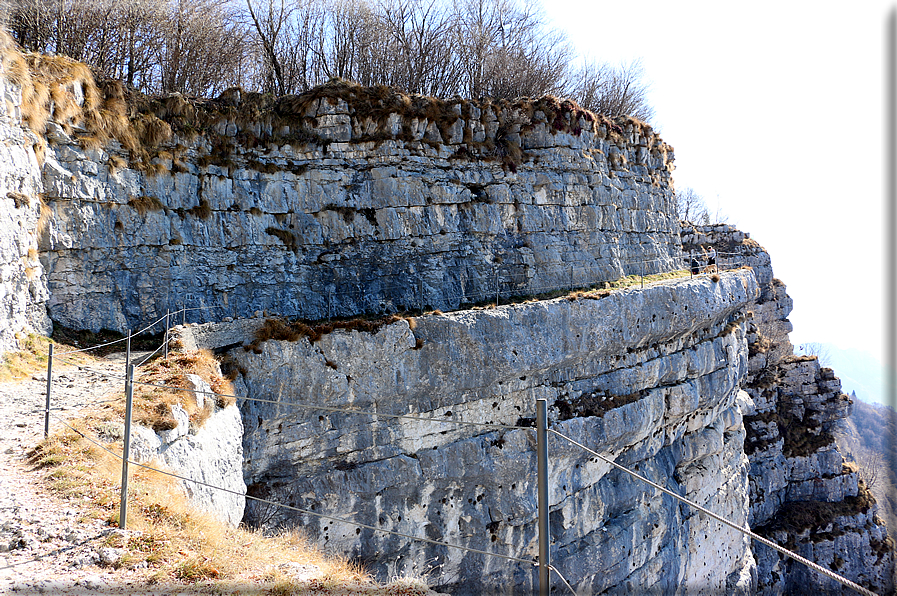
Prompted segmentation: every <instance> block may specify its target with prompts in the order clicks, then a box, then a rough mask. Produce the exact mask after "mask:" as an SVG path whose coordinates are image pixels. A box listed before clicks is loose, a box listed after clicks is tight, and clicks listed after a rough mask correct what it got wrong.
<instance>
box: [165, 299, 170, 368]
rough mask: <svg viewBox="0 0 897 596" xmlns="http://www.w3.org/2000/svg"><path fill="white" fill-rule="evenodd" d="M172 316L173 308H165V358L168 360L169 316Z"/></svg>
mask: <svg viewBox="0 0 897 596" xmlns="http://www.w3.org/2000/svg"><path fill="white" fill-rule="evenodd" d="M170 316H171V309H170V308H166V309H165V359H166V360H168V317H170Z"/></svg>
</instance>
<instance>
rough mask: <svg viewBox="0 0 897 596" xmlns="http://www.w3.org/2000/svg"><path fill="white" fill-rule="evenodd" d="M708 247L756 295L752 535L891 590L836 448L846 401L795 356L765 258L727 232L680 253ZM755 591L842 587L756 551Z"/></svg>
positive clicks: (782, 300) (716, 230) (884, 542)
mask: <svg viewBox="0 0 897 596" xmlns="http://www.w3.org/2000/svg"><path fill="white" fill-rule="evenodd" d="M702 244H704V245H706V244H712V245H714V246H716V248H717V250H718V251H719V252H727V253H730V254H738V255H739V256H738V257H736V258H738V259H740V260H743V261H744V262H745V264H749V265H751V266H752V267H753V269H754V271H755V273H756V275H757V278H758V280H759V281H760V296H759V298H758V299H757V300H755V301H754V302H753V303H752V304H751V305H749V306H748V311H749V312H750V313H751V319H750V324H749V326H748V329H747V341H748V350H749V352H748V353H749V357H750V358H749V361H748V372H747V375H746V376H745V379H744V389H745V390H746V391H747V392H748V393H749V394H750V396H751V398H752V405H751V406H750V408H749V409H748V410H746V411H745V412H744V413H745V418H744V423H745V427H746V430H747V440H746V442H745V453H746V454H747V455H748V458H749V459H750V462H751V475H750V503H751V511H750V518H749V519H750V524H751V527H752V528H754V529H755V530H756V531H757V532H758V533H759V534H761V535H763V536H766V537H767V538H770V539H772V540H774V541H776V542H778V543H779V544H783V545H786V546H787V547H788V548H790V549H792V550H795V551H796V552H797V553H798V554H801V555H803V556H805V557H807V558H809V559H811V560H814V561H816V562H817V563H819V564H821V565H824V566H827V567H829V568H830V569H832V570H834V571H836V572H837V573H840V574H842V575H844V576H846V577H849V578H851V579H853V580H854V581H856V582H857V583H859V584H861V585H864V586H866V587H868V588H870V589H872V590H874V591H876V592H879V593H891V592H892V591H893V589H894V543H893V540H892V539H891V538H889V537H888V535H887V530H886V528H885V525H884V523H883V521H882V520H881V519H880V518H879V516H878V515H877V505H876V504H875V499H874V498H873V497H872V495H871V493H870V491H869V490H868V488H867V487H866V486H865V484H864V483H863V479H862V478H860V477H859V475H858V473H857V468H856V467H855V466H853V465H850V464H848V463H847V462H846V461H845V460H844V457H843V456H842V455H841V453H840V452H839V451H838V448H837V445H836V444H835V438H834V435H833V431H834V430H835V429H836V424H837V423H838V422H839V421H840V420H842V419H844V418H846V417H847V415H848V411H849V407H850V401H849V400H848V398H847V396H846V395H844V394H842V393H841V383H840V381H839V380H838V379H837V378H836V377H835V375H834V372H833V371H832V370H831V369H829V368H821V367H820V366H819V362H818V361H817V359H816V358H815V357H796V356H795V355H794V353H793V349H792V346H791V343H790V342H789V341H788V332H790V331H791V323H790V322H788V319H787V317H788V314H789V313H790V312H791V309H792V301H791V298H790V297H789V296H788V295H787V294H786V293H785V286H784V284H783V283H782V282H781V281H779V280H778V279H775V278H774V277H773V273H772V267H771V264H770V259H769V255H768V254H767V253H766V251H765V250H763V249H762V247H760V245H759V244H757V243H756V242H755V241H753V240H751V239H750V238H747V237H745V235H744V234H743V233H742V232H739V231H736V230H734V229H732V228H731V227H729V226H725V225H723V226H708V227H703V228H697V229H685V230H683V248H684V249H685V250H692V249H695V248H696V247H697V246H698V245H702ZM755 556H756V558H757V564H758V580H759V584H758V592H759V593H761V594H770V595H772V594H783V593H785V594H794V593H807V592H816V593H824V594H829V593H835V594H838V593H841V587H840V586H839V585H838V584H835V583H834V582H832V581H831V580H828V579H826V578H824V577H822V576H820V575H818V574H816V573H814V572H812V571H810V570H808V569H806V568H804V567H803V566H801V565H798V564H795V563H793V562H792V561H790V560H784V558H783V557H781V556H780V555H778V554H777V553H775V552H772V551H769V550H761V549H759V548H758V549H755Z"/></svg>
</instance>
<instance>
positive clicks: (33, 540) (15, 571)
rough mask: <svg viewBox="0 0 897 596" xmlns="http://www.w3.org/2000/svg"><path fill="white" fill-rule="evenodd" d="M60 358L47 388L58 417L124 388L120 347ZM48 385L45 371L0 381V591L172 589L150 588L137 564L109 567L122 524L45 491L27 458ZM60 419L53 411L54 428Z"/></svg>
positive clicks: (37, 436)
mask: <svg viewBox="0 0 897 596" xmlns="http://www.w3.org/2000/svg"><path fill="white" fill-rule="evenodd" d="M67 360H69V361H70V362H71V360H70V359H67ZM57 363H58V364H57ZM57 363H54V371H53V386H52V392H51V395H52V404H51V407H52V408H53V411H54V413H55V415H57V416H60V417H62V418H66V419H69V418H74V417H76V416H77V414H78V412H79V411H80V410H81V409H82V408H85V407H88V406H91V405H93V404H96V403H97V402H99V401H102V400H105V399H110V398H112V397H114V396H115V395H116V394H121V393H123V390H124V370H125V355H124V354H123V353H119V354H112V355H110V356H107V357H105V358H99V359H91V360H90V361H87V360H85V361H84V362H83V363H82V364H73V363H67V364H63V363H61V362H59V361H58V360H57ZM46 387H47V379H46V372H43V373H41V374H35V375H33V376H31V377H29V378H27V379H24V380H20V381H15V382H5V383H0V593H3V594H7V593H9V594H62V595H68V594H71V595H74V594H135V593H139V594H156V593H158V594H163V593H171V591H170V590H164V589H162V588H159V587H157V588H155V590H158V591H154V589H153V588H150V587H148V584H147V583H146V581H145V579H144V577H143V575H142V573H141V571H142V570H139V569H138V570H132V571H125V570H115V569H113V568H112V567H111V566H109V563H110V562H112V561H113V560H117V556H116V555H117V553H113V552H109V551H112V550H115V549H109V548H105V547H104V543H105V540H106V538H107V536H108V535H109V534H112V533H115V532H119V531H120V530H117V529H116V528H113V527H110V526H108V525H107V524H106V523H105V522H103V521H102V520H96V519H93V518H90V517H88V516H85V515H84V512H83V511H81V510H80V509H79V508H78V506H77V505H75V504H74V503H72V502H68V501H66V500H64V499H61V498H59V497H57V496H55V495H53V494H51V493H49V492H48V491H47V489H46V486H45V485H44V484H43V481H42V479H41V473H40V472H39V471H36V470H34V469H33V467H32V466H30V465H29V464H28V462H27V460H26V456H27V453H28V451H29V450H30V449H31V448H32V447H34V446H35V445H36V444H37V443H38V442H39V441H40V440H41V439H42V438H43V432H44V404H45V399H46ZM61 426H62V425H61V423H60V422H59V421H58V420H55V419H53V418H51V421H50V432H51V433H52V432H53V430H54V429H58V428H60V427H61Z"/></svg>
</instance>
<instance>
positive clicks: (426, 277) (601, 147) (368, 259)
mask: <svg viewBox="0 0 897 596" xmlns="http://www.w3.org/2000/svg"><path fill="white" fill-rule="evenodd" d="M446 109H447V110H449V115H450V120H451V121H453V124H452V125H451V126H449V127H447V128H444V130H443V131H442V132H440V129H439V128H438V127H436V125H435V123H434V122H428V121H427V120H426V119H424V120H420V119H417V118H414V119H410V118H407V117H405V116H403V115H402V114H401V113H399V112H398V111H397V112H396V113H394V114H391V115H390V117H389V118H387V119H386V122H385V123H383V124H382V128H378V127H377V126H378V125H375V124H374V123H372V122H370V121H369V120H368V119H366V118H365V116H364V114H363V112H362V108H361V106H359V105H355V103H353V102H352V101H351V100H349V101H347V100H343V99H335V98H330V99H321V100H316V101H314V102H312V103H311V104H310V105H309V106H308V107H307V108H304V109H303V110H302V111H301V114H299V116H301V117H302V119H303V122H305V124H304V125H303V126H304V128H302V130H301V131H299V132H301V133H302V135H303V136H301V138H304V139H313V140H306V141H303V142H300V141H297V140H296V139H297V138H300V137H297V136H296V135H297V134H298V133H297V132H296V131H293V135H292V136H291V137H289V139H292V140H290V141H289V142H287V141H286V140H280V141H277V142H270V143H267V144H264V143H260V144H259V146H256V147H255V148H251V147H249V146H242V145H239V144H235V143H236V141H235V138H242V137H243V136H245V135H246V134H248V131H250V130H254V129H253V127H258V126H259V124H258V123H257V122H256V123H249V124H243V125H238V124H237V123H235V122H232V121H229V120H222V121H221V122H220V123H219V126H218V128H219V129H220V130H221V131H223V132H221V133H216V132H214V131H209V132H208V133H207V134H206V135H200V136H199V137H197V138H195V139H192V140H190V139H187V138H182V137H178V136H175V137H174V138H173V139H172V140H171V141H170V146H168V145H166V148H167V149H170V151H169V152H168V153H165V154H163V156H162V157H159V158H157V159H156V164H157V166H156V167H154V168H153V171H154V174H153V175H150V174H148V173H146V172H145V171H141V170H137V169H131V168H129V167H127V166H124V167H121V166H120V163H121V156H120V155H118V154H120V153H121V151H120V150H118V149H117V145H116V144H115V143H112V144H111V145H110V146H108V147H107V148H106V149H92V150H85V149H82V148H81V146H80V145H79V144H78V142H77V141H76V140H72V139H69V140H65V138H63V135H57V137H56V139H57V140H56V141H55V142H53V143H51V144H50V147H49V150H48V152H47V162H46V165H45V166H44V168H43V186H44V191H45V193H46V198H47V201H48V203H49V205H50V206H51V208H52V212H53V217H52V218H51V220H50V226H49V229H48V233H47V234H46V235H44V237H43V239H42V246H41V250H42V253H41V254H42V260H43V263H44V265H45V267H46V269H47V278H46V279H47V283H48V285H49V288H50V293H51V299H50V301H49V304H48V306H49V310H50V315H51V316H52V317H53V319H54V320H56V321H59V322H61V323H63V324H65V325H69V326H72V327H76V328H90V329H94V330H96V329H99V328H101V327H107V328H110V329H116V330H119V331H123V330H125V329H127V328H128V327H131V328H138V327H139V326H141V325H144V324H146V323H148V322H150V321H152V320H155V319H157V318H158V317H159V316H160V315H164V314H165V310H166V309H167V308H171V309H173V310H174V309H177V308H179V307H180V306H182V305H184V304H186V305H187V306H205V307H208V309H209V310H207V311H204V312H200V313H192V314H193V315H194V316H195V318H194V320H202V321H208V320H212V319H219V320H220V319H221V318H223V317H225V316H247V315H250V314H251V313H253V312H254V311H256V310H268V311H270V312H275V313H279V314H283V315H290V316H301V317H304V318H309V319H319V318H323V317H327V316H330V315H334V316H337V315H354V314H357V313H360V312H369V313H376V312H394V311H396V310H397V309H402V308H403V307H404V308H419V307H428V308H441V309H449V308H456V307H458V305H459V304H463V303H476V302H478V301H483V300H487V299H492V300H494V298H495V295H496V291H498V292H500V293H501V294H502V295H504V296H508V295H509V294H531V293H538V292H540V291H544V290H545V289H546V288H549V289H552V288H555V287H559V286H560V287H568V286H569V285H571V284H578V285H584V284H585V283H586V282H598V281H605V280H615V279H618V278H619V277H620V276H622V275H628V274H630V273H639V272H646V273H650V272H657V271H663V270H668V269H670V268H673V267H674V259H675V258H676V257H678V255H679V225H678V222H677V220H676V217H675V211H674V204H673V201H672V191H671V188H670V184H669V181H670V171H671V170H672V150H671V149H670V148H669V147H668V146H666V145H665V144H664V143H663V142H662V141H660V139H659V138H658V137H656V136H655V135H654V134H653V132H651V131H650V128H647V127H646V126H644V125H629V126H628V128H627V129H626V130H623V129H619V132H613V131H609V130H608V129H607V127H606V126H605V125H603V124H601V123H599V122H598V121H592V120H589V119H588V118H592V116H591V115H589V114H587V113H584V112H582V113H577V112H575V111H574V112H573V113H572V115H571V114H567V116H566V120H565V123H566V124H565V127H564V128H562V129H557V127H558V124H557V123H556V119H555V120H550V119H549V118H548V117H547V116H546V114H545V113H543V112H542V111H539V110H536V111H535V113H534V114H532V115H531V116H529V115H526V114H524V113H523V112H522V109H520V110H518V109H515V108H512V107H499V106H497V105H496V106H492V105H491V104H488V105H486V104H475V103H464V104H463V105H462V104H460V103H458V104H456V105H454V106H453V109H449V108H446ZM580 114H581V115H580ZM558 117H559V118H562V119H563V116H558ZM336 123H338V124H336ZM241 126H242V128H241ZM613 126H616V125H613ZM568 129H570V130H571V131H572V132H568ZM510 130H516V132H513V133H511V132H508V131H510ZM409 131H411V132H409ZM414 131H417V132H414ZM269 132H270V131H269ZM256 133H258V134H259V135H262V134H265V133H264V132H263V131H259V130H256ZM374 133H376V134H374ZM271 134H273V133H271ZM506 134H507V135H511V136H510V137H509V138H512V139H515V140H513V141H509V140H508V139H506V138H505V137H504V136H502V135H506ZM372 135H373V137H376V139H377V140H376V141H372V140H369V139H371V138H373V137H372ZM425 135H426V136H425ZM284 138H286V137H284ZM477 139H478V140H477ZM221 143H224V144H230V145H229V146H231V148H230V150H229V152H228V153H227V154H226V155H219V154H216V151H219V145H220V144H221ZM502 143H504V145H502ZM508 143H513V146H514V147H515V150H516V151H519V152H520V163H514V164H511V165H509V164H508V163H507V162H506V161H504V162H503V161H501V160H500V159H498V158H497V157H495V156H496V155H499V153H500V151H499V150H498V149H493V150H491V151H492V152H491V153H488V155H487V154H484V153H483V151H486V150H485V149H483V147H493V146H494V147H501V146H505V145H507V144H508ZM496 151H498V153H496ZM173 154H176V157H172V155H173ZM122 155H123V154H122ZM166 155H167V157H166ZM117 160H118V161H117ZM135 168H136V166H135Z"/></svg>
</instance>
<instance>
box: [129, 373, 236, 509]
mask: <svg viewBox="0 0 897 596" xmlns="http://www.w3.org/2000/svg"><path fill="white" fill-rule="evenodd" d="M190 382H191V386H192V393H190V394H188V395H189V397H188V398H187V399H195V400H197V407H198V408H199V409H200V410H202V409H203V408H204V404H203V402H204V400H210V399H211V400H213V402H214V398H213V396H214V395H215V393H214V392H213V391H212V388H211V387H210V386H209V384H208V383H206V382H205V381H204V380H202V379H201V378H200V377H198V376H197V375H190ZM212 409H213V412H212V414H211V415H210V416H209V417H208V419H206V420H204V421H203V422H202V424H201V425H200V426H198V427H197V426H193V425H191V424H190V419H189V418H188V416H187V412H186V411H185V410H184V409H183V408H182V407H181V406H178V405H175V406H174V407H172V416H173V418H174V419H175V421H176V422H177V425H176V426H175V427H174V428H173V429H171V430H164V431H159V432H154V431H153V430H152V429H150V428H146V427H143V426H134V427H132V439H131V440H132V444H131V449H132V452H131V453H132V459H133V460H134V461H136V462H140V463H142V462H149V461H152V460H157V461H159V462H161V463H162V464H163V465H164V466H165V467H166V468H167V469H169V470H171V471H173V472H174V473H176V474H178V475H179V476H183V477H185V478H189V479H190V480H196V481H198V483H197V482H188V481H185V480H181V481H180V484H181V487H182V488H183V489H184V492H185V493H186V494H187V497H188V498H189V499H190V502H191V503H192V504H193V505H194V506H196V507H198V508H200V509H203V510H205V511H207V512H209V513H214V514H215V515H216V517H218V518H219V519H222V520H223V521H225V522H227V523H230V524H231V525H234V526H236V525H237V524H239V523H240V520H241V519H243V508H244V505H245V502H246V498H245V496H244V495H245V494H246V484H245V483H244V482H243V474H242V465H243V423H242V421H241V418H240V410H239V409H238V408H237V406H236V405H229V406H226V407H224V408H218V407H217V406H214V407H213V408H212ZM199 483H202V484H199ZM212 487H219V488H223V489H226V491H222V490H216V489H215V488H212Z"/></svg>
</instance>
